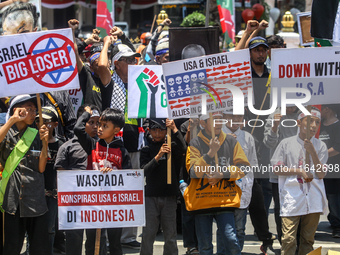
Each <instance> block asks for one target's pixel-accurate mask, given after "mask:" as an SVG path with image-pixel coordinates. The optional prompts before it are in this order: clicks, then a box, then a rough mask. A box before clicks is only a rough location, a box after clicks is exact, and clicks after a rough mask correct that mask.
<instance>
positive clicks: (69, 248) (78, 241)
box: [65, 229, 107, 255]
mask: <svg viewBox="0 0 340 255" xmlns="http://www.w3.org/2000/svg"><path fill="white" fill-rule="evenodd" d="M85 231H86V242H85V251H86V252H85V254H86V255H93V254H94V248H95V242H96V229H86V230H85ZM65 232H66V255H82V249H83V240H84V229H75V230H66V231H65ZM106 253H107V249H106V235H105V230H104V229H102V231H101V238H100V250H99V254H100V255H104V254H105V255H106Z"/></svg>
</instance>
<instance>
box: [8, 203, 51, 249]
mask: <svg viewBox="0 0 340 255" xmlns="http://www.w3.org/2000/svg"><path fill="white" fill-rule="evenodd" d="M4 214H5V245H4V249H3V254H6V255H19V254H20V251H21V248H22V245H23V243H24V238H25V233H26V232H27V235H28V242H29V244H30V255H52V253H51V249H49V245H48V243H49V242H48V228H47V218H46V213H45V214H44V215H41V216H38V217H22V218H21V217H20V212H19V209H18V210H17V212H16V213H15V214H14V215H11V214H8V213H4Z"/></svg>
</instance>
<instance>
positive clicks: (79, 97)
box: [68, 88, 83, 113]
mask: <svg viewBox="0 0 340 255" xmlns="http://www.w3.org/2000/svg"><path fill="white" fill-rule="evenodd" d="M68 93H69V95H70V99H71V102H72V105H73V108H74V112H75V113H77V112H78V109H79V107H80V106H81V105H82V104H83V92H82V91H81V89H80V88H79V89H71V90H69V91H68Z"/></svg>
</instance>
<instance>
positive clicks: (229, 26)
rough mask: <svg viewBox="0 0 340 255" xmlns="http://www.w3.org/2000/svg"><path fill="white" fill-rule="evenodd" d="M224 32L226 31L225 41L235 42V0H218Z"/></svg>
mask: <svg viewBox="0 0 340 255" xmlns="http://www.w3.org/2000/svg"><path fill="white" fill-rule="evenodd" d="M216 3H217V8H218V12H219V14H220V22H221V27H222V32H223V33H225V43H226V44H227V45H229V43H231V42H232V43H235V16H234V0H217V1H216Z"/></svg>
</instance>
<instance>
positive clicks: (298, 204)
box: [271, 135, 328, 217]
mask: <svg viewBox="0 0 340 255" xmlns="http://www.w3.org/2000/svg"><path fill="white" fill-rule="evenodd" d="M311 142H312V143H313V146H314V148H315V151H316V153H317V155H318V157H319V160H320V162H321V164H326V162H327V159H328V150H327V146H326V144H325V143H324V142H322V141H320V140H319V139H316V138H315V137H312V139H311ZM305 157H306V149H305V148H304V142H303V140H301V138H300V137H299V136H298V135H296V136H292V137H289V138H286V139H283V140H282V142H281V143H280V144H279V145H278V146H277V148H276V150H275V152H274V155H273V157H272V159H271V164H272V165H273V166H276V165H284V166H287V167H289V168H294V167H295V168H299V167H300V166H302V165H304V162H305ZM312 166H314V164H313V160H312V158H311V156H310V167H309V168H310V169H309V171H310V173H312V174H313V180H312V181H311V182H305V181H304V179H303V178H302V177H301V176H300V175H289V176H283V175H280V176H279V194H280V216H281V217H289V216H301V215H307V214H310V213H325V211H326V210H327V208H328V206H327V198H326V193H325V186H324V182H323V179H319V178H318V177H317V175H316V173H315V169H314V168H316V167H314V168H313V167H312Z"/></svg>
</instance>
